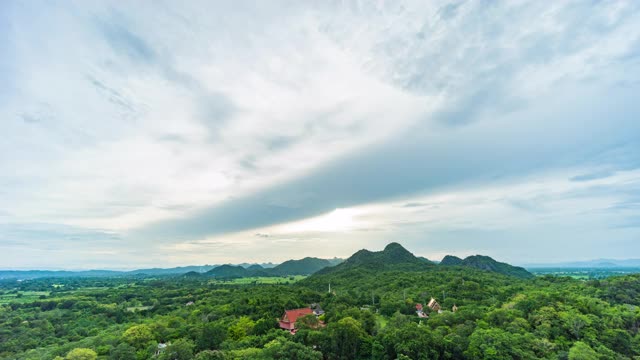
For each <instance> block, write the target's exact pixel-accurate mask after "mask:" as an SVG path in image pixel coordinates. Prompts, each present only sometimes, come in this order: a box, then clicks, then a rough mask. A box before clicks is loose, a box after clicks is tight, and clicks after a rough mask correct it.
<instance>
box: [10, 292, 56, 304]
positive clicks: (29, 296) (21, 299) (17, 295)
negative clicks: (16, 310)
mask: <svg viewBox="0 0 640 360" xmlns="http://www.w3.org/2000/svg"><path fill="white" fill-rule="evenodd" d="M40 296H49V291H18V292H10V293H2V294H0V305H1V304H8V303H21V304H24V303H30V302H32V301H36V300H39V299H40Z"/></svg>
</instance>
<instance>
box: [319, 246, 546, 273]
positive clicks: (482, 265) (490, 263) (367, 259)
mask: <svg viewBox="0 0 640 360" xmlns="http://www.w3.org/2000/svg"><path fill="white" fill-rule="evenodd" d="M435 266H436V265H435V264H433V263H431V262H430V261H428V260H426V259H425V258H420V257H416V256H414V255H413V254H412V253H411V252H409V251H408V250H407V249H405V248H404V247H402V245H400V244H398V243H390V244H389V245H387V246H386V247H385V248H384V250H382V251H377V252H374V251H369V250H365V249H363V250H359V251H358V252H356V253H355V254H353V255H352V256H351V257H350V258H348V259H347V260H345V261H344V262H343V263H341V264H339V265H337V266H334V267H327V268H324V269H322V270H320V271H318V272H317V274H320V275H322V274H332V273H338V272H343V271H347V270H350V269H357V268H362V269H375V270H378V271H392V270H398V271H424V270H428V269H433V268H434V267H435ZM438 266H464V267H469V268H473V269H479V270H483V271H491V272H495V273H499V274H503V275H509V276H515V277H519V278H523V279H526V278H532V277H534V275H533V274H531V273H529V272H528V271H527V270H525V269H523V268H521V267H517V266H512V265H509V264H506V263H501V262H498V261H496V260H494V259H492V258H490V257H488V256H482V255H474V256H469V257H467V258H466V259H464V260H463V259H460V258H458V257H455V256H452V255H447V256H445V257H444V259H442V262H440V264H439V265H438Z"/></svg>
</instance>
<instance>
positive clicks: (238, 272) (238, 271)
mask: <svg viewBox="0 0 640 360" xmlns="http://www.w3.org/2000/svg"><path fill="white" fill-rule="evenodd" d="M206 275H209V276H215V277H217V278H222V279H233V278H241V277H247V276H250V275H251V272H250V271H249V270H247V269H245V268H243V267H242V266H239V265H220V266H218V267H216V268H213V269H211V270H209V271H207V272H206Z"/></svg>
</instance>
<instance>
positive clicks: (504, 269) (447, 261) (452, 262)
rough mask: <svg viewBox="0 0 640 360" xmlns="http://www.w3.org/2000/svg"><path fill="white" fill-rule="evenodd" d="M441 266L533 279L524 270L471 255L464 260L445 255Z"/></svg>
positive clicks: (486, 257)
mask: <svg viewBox="0 0 640 360" xmlns="http://www.w3.org/2000/svg"><path fill="white" fill-rule="evenodd" d="M440 265H442V266H464V267H471V268H475V269H480V270H484V271H491V272H496V273H499V274H503V275H509V276H515V277H519V278H523V279H527V278H532V277H534V275H533V274H531V273H530V272H528V271H527V270H525V269H524V268H521V267H518V266H513V265H509V264H507V263H502V262H498V261H496V260H494V259H492V258H490V257H489V256H483V255H473V256H469V257H467V258H465V259H464V260H462V259H460V258H459V257H456V256H452V255H447V256H445V257H444V258H443V259H442V262H440Z"/></svg>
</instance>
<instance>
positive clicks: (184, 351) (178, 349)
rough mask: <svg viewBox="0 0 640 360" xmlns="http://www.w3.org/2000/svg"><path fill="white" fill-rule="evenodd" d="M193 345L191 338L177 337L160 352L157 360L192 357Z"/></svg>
mask: <svg viewBox="0 0 640 360" xmlns="http://www.w3.org/2000/svg"><path fill="white" fill-rule="evenodd" d="M194 348H195V345H194V344H193V341H191V340H185V339H178V340H176V341H174V342H173V343H171V344H169V345H168V346H167V348H166V349H165V350H164V351H163V352H162V353H160V356H158V360H191V359H193V349H194Z"/></svg>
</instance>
